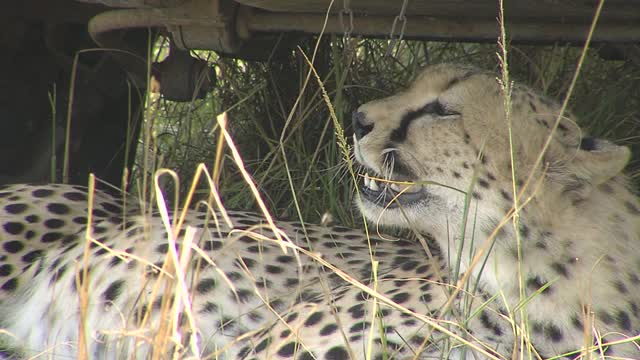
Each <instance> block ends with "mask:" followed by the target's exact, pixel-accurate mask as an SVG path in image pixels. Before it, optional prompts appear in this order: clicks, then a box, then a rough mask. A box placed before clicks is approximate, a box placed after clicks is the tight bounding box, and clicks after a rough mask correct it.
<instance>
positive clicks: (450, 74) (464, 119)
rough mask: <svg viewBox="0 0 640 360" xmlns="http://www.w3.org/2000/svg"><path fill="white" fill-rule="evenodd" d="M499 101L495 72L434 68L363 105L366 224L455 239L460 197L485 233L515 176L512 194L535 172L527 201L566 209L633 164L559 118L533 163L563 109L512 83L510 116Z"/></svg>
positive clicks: (358, 151) (360, 148)
mask: <svg viewBox="0 0 640 360" xmlns="http://www.w3.org/2000/svg"><path fill="white" fill-rule="evenodd" d="M504 99H505V97H504V96H503V90H502V88H501V85H500V82H499V81H498V80H497V77H496V75H495V74H491V73H486V72H483V71H479V70H477V69H475V68H471V67H467V66H460V65H451V64H440V65H434V66H430V67H427V68H426V69H424V70H423V71H422V72H421V73H420V74H419V75H418V77H417V78H416V79H415V81H414V82H413V83H412V84H411V85H410V86H409V87H408V89H406V90H405V91H403V92H400V93H398V94H396V95H393V96H390V97H387V98H383V99H379V100H375V101H372V102H369V103H366V104H364V105H362V106H360V107H359V108H358V110H357V111H356V112H354V114H353V127H354V153H355V158H356V160H357V161H358V162H359V163H360V164H361V165H363V167H364V169H365V172H364V173H363V174H362V176H361V177H362V179H363V180H364V181H363V183H362V185H361V186H360V190H361V195H362V196H361V199H362V201H361V202H360V204H359V205H358V206H359V207H360V209H361V212H362V213H363V215H364V216H365V218H367V219H368V220H369V221H371V222H374V223H377V224H382V225H391V226H398V227H408V226H410V227H412V228H417V229H419V230H424V231H426V232H429V233H432V234H433V235H435V236H436V237H438V236H443V237H445V238H447V237H449V238H451V235H452V234H454V235H455V233H456V232H457V231H458V230H459V229H460V225H461V221H462V219H463V212H464V211H463V209H464V208H465V199H468V198H465V196H469V197H470V199H471V201H470V204H471V206H472V207H473V208H471V210H470V211H471V212H472V213H475V214H477V216H478V220H480V221H481V222H480V224H479V225H481V226H485V227H487V226H490V225H491V226H493V225H495V221H494V222H493V224H489V223H490V222H491V221H489V220H490V219H495V218H500V217H501V216H502V215H504V214H505V213H506V212H507V211H508V209H509V208H510V207H511V206H512V205H513V188H514V186H513V180H512V179H513V177H512V171H513V173H514V174H515V179H516V180H515V181H516V183H517V188H518V189H519V188H521V187H522V186H523V184H524V183H526V180H527V179H529V177H528V175H529V174H534V175H535V176H533V177H531V179H532V180H531V185H530V186H529V189H532V190H531V192H530V193H533V191H534V190H533V189H535V191H536V192H535V193H536V194H537V195H536V196H537V197H538V198H540V197H544V198H549V199H552V201H557V199H558V198H560V199H561V200H560V203H561V204H565V203H571V202H572V201H573V202H576V201H579V200H580V199H584V198H585V197H588V194H589V192H590V191H591V190H592V189H593V188H594V187H596V186H598V185H600V184H603V183H605V182H607V181H609V180H610V179H612V178H613V177H615V176H616V175H617V174H619V173H620V172H621V171H622V169H623V168H624V166H625V164H626V163H627V162H628V160H629V156H630V152H629V150H628V149H627V148H626V147H622V146H616V145H614V144H612V143H610V142H608V141H606V140H601V139H594V138H590V137H586V135H585V134H583V133H582V132H581V130H580V128H579V127H578V126H577V125H576V124H575V122H574V121H572V120H571V118H570V115H569V114H565V116H564V117H563V118H562V120H561V121H560V122H559V124H558V127H557V129H556V130H555V131H553V135H552V136H551V139H550V143H549V145H548V147H547V148H546V151H545V152H544V153H543V154H542V157H541V161H539V165H536V164H537V162H536V160H537V159H538V157H539V156H540V154H541V152H542V149H543V147H544V144H545V142H546V141H547V139H548V137H549V135H550V134H551V133H552V131H551V130H552V128H553V126H554V124H555V122H556V119H557V116H558V114H559V110H560V106H559V105H558V104H557V103H555V102H552V101H550V100H548V99H546V98H544V97H543V96H540V95H538V94H536V93H534V92H533V91H532V90H530V89H528V88H526V87H522V86H518V85H516V86H514V87H513V90H512V96H511V102H512V103H511V107H510V109H511V110H510V113H509V116H508V117H507V116H506V115H505V114H506V112H505V100H504ZM508 119H509V120H508ZM509 122H511V126H509V125H508V123H509ZM510 139H511V142H510ZM510 143H511V144H513V146H510ZM510 149H513V151H510ZM512 156H513V164H515V169H512V165H511V164H512ZM541 184H542V185H541ZM553 199H556V200H553ZM476 205H477V208H475V206H476ZM547 205H549V204H547ZM563 206H564V205H563ZM474 209H476V210H474ZM557 210H560V209H557ZM481 226H480V227H481ZM480 227H478V228H480ZM454 237H455V236H454Z"/></svg>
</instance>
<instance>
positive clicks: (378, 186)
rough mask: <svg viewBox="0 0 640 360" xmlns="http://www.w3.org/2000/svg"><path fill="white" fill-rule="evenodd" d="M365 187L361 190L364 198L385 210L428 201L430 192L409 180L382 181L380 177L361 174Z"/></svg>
mask: <svg viewBox="0 0 640 360" xmlns="http://www.w3.org/2000/svg"><path fill="white" fill-rule="evenodd" d="M360 177H361V178H362V179H363V186H361V188H360V192H361V194H362V198H363V199H364V200H366V201H368V202H370V203H373V204H375V205H377V206H381V207H385V208H387V209H388V208H395V207H398V206H400V205H403V206H408V205H412V204H415V203H418V202H421V201H425V200H427V199H428V195H429V194H428V192H427V191H426V190H425V188H424V186H423V185H419V184H415V183H411V182H410V181H407V180H382V178H381V177H378V176H370V175H369V174H368V173H365V174H361V175H360Z"/></svg>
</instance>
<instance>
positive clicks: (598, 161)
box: [574, 137, 631, 185]
mask: <svg viewBox="0 0 640 360" xmlns="http://www.w3.org/2000/svg"><path fill="white" fill-rule="evenodd" d="M630 158H631V151H630V150H629V148H627V147H626V146H619V145H616V144H614V143H612V142H610V141H607V140H604V139H598V138H593V137H584V138H582V140H581V141H580V150H578V153H577V155H576V158H575V159H574V166H576V172H577V173H578V176H579V177H584V178H586V179H589V180H590V182H591V184H593V185H599V184H602V183H603V182H605V181H607V180H609V179H611V178H612V177H614V176H616V175H618V174H620V172H622V170H623V169H624V167H625V166H626V165H627V163H628V162H629V159H630Z"/></svg>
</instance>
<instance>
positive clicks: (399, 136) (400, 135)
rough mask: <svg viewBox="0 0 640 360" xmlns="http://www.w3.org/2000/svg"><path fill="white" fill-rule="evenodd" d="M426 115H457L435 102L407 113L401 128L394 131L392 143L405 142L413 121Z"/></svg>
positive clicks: (401, 122)
mask: <svg viewBox="0 0 640 360" xmlns="http://www.w3.org/2000/svg"><path fill="white" fill-rule="evenodd" d="M426 114H435V115H438V116H446V115H453V114H457V113H455V112H450V111H448V110H447V109H446V108H445V107H444V106H442V103H440V101H438V100H434V101H432V102H430V103H428V104H426V105H424V106H423V107H421V108H419V109H416V110H409V111H407V112H406V113H405V114H404V115H403V116H402V120H400V126H398V128H396V129H394V130H393V131H392V132H391V137H390V138H389V139H390V140H391V141H392V142H396V143H398V142H402V141H404V140H405V139H406V138H407V130H408V129H409V125H411V123H412V122H413V120H415V119H417V118H419V117H421V116H423V115H426Z"/></svg>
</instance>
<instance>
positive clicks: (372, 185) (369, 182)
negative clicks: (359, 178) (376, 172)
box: [364, 174, 380, 191]
mask: <svg viewBox="0 0 640 360" xmlns="http://www.w3.org/2000/svg"><path fill="white" fill-rule="evenodd" d="M364 186H365V187H368V188H369V189H371V190H373V191H380V187H379V186H378V182H377V181H375V180H373V179H372V178H370V177H369V174H364Z"/></svg>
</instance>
